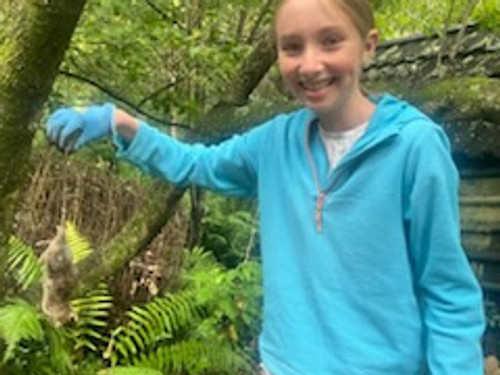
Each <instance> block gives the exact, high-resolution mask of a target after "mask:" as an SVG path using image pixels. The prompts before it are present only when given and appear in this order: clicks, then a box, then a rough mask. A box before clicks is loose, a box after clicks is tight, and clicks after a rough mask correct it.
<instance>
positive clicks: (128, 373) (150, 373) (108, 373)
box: [97, 366, 163, 375]
mask: <svg viewBox="0 0 500 375" xmlns="http://www.w3.org/2000/svg"><path fill="white" fill-rule="evenodd" d="M97 375H163V372H161V371H158V370H153V369H150V368H147V367H136V366H134V367H119V366H117V367H111V368H107V369H104V370H101V371H99V372H98V373H97Z"/></svg>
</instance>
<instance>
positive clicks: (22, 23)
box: [0, 0, 85, 295]
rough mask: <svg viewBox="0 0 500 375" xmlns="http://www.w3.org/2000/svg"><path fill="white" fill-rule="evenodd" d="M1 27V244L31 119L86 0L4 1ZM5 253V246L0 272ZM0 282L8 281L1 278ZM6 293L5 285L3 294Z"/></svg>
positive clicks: (23, 168)
mask: <svg viewBox="0 0 500 375" xmlns="http://www.w3.org/2000/svg"><path fill="white" fill-rule="evenodd" d="M3 1H4V3H3V4H1V5H0V7H1V11H2V13H3V14H4V15H5V16H6V17H5V21H4V22H5V24H4V25H2V30H1V31H0V33H1V35H0V171H1V175H0V249H1V248H3V247H4V245H5V244H6V242H7V240H8V238H9V236H10V233H11V229H12V224H13V220H14V213H15V211H16V204H17V200H18V192H19V189H20V187H21V186H22V184H23V182H24V181H25V178H26V177H27V174H28V159H29V156H30V150H31V141H32V138H33V128H31V127H30V126H29V125H30V124H31V123H32V122H33V120H35V118H36V116H37V114H38V113H39V111H40V109H41V108H42V105H43V103H44V102H45V101H46V100H47V97H48V95H49V92H50V89H51V87H52V84H53V82H54V79H55V77H56V75H57V71H58V67H59V65H60V63H61V61H62V59H63V55H64V52H65V51H66V49H67V47H68V45H69V42H70V38H71V35H72V33H73V30H74V28H75V26H76V24H77V22H78V19H79V16H80V14H81V11H82V8H83V5H84V3H85V0H50V1H49V0H23V1H21V2H15V1H5V0H3ZM5 265H6V254H5V252H4V251H0V278H3V277H4V268H5ZM0 285H2V286H5V283H4V280H2V279H0ZM3 293H5V288H4V287H2V288H1V290H0V295H2V294H3Z"/></svg>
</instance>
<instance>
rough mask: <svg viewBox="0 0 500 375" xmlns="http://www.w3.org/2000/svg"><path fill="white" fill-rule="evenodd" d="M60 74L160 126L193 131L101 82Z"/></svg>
mask: <svg viewBox="0 0 500 375" xmlns="http://www.w3.org/2000/svg"><path fill="white" fill-rule="evenodd" d="M59 73H60V74H62V75H64V76H66V77H69V78H73V79H76V80H78V81H81V82H85V83H87V84H89V85H91V86H94V87H96V88H98V89H99V90H101V91H102V92H104V93H106V94H107V95H109V96H110V97H112V98H113V99H115V100H116V101H119V102H121V103H123V104H125V105H127V106H128V107H130V108H131V109H133V110H134V111H135V112H137V113H138V114H140V115H143V116H145V117H147V118H149V119H151V120H153V121H155V122H157V123H159V124H162V125H166V126H172V127H177V128H184V129H191V126H189V125H187V124H183V123H179V122H175V121H171V120H166V119H163V118H159V117H158V116H155V115H153V114H151V113H149V112H147V111H145V110H144V109H142V108H141V107H140V104H136V103H134V102H132V101H131V100H129V99H127V98H125V97H124V96H122V95H120V94H118V93H117V92H115V91H113V90H112V89H110V88H107V87H105V86H104V85H102V84H100V83H99V82H97V81H94V80H92V79H90V78H87V77H83V76H81V75H79V74H76V73H72V72H68V71H64V70H62V71H60V72H59Z"/></svg>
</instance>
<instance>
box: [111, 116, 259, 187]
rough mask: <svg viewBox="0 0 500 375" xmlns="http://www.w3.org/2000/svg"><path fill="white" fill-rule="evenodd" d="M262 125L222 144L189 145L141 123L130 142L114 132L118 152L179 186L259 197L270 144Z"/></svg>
mask: <svg viewBox="0 0 500 375" xmlns="http://www.w3.org/2000/svg"><path fill="white" fill-rule="evenodd" d="M266 132H267V127H266V126H265V125H262V126H260V127H257V128H255V129H252V130H251V131H249V132H248V133H245V134H243V135H235V136H233V137H232V138H231V139H229V140H226V141H225V142H222V143H220V144H218V145H213V146H205V145H203V144H193V145H191V144H187V143H183V142H180V141H178V140H176V139H174V138H172V137H170V136H168V135H166V134H164V133H162V132H160V131H159V130H158V129H156V128H154V127H152V126H149V125H148V124H146V123H144V122H141V123H140V124H139V129H138V131H137V133H136V135H135V137H134V139H133V140H132V142H131V143H130V144H128V145H127V144H126V143H124V142H123V140H122V139H121V138H120V137H119V136H118V135H114V137H113V141H114V143H115V145H116V146H117V147H118V151H117V155H118V156H119V157H121V158H123V159H125V160H127V161H129V162H131V163H132V164H134V165H136V166H137V167H139V168H140V169H141V170H143V171H144V172H146V173H148V174H151V175H153V176H156V177H160V178H164V179H166V180H167V181H169V182H171V183H172V184H174V185H176V186H178V187H184V186H188V185H190V184H195V185H198V186H201V187H203V188H206V189H209V190H213V191H217V192H219V193H222V194H225V195H232V196H239V197H245V196H255V195H256V191H257V169H258V156H259V154H260V152H261V151H262V150H263V149H264V148H265V147H266V146H265V145H266Z"/></svg>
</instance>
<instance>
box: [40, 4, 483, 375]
mask: <svg viewBox="0 0 500 375" xmlns="http://www.w3.org/2000/svg"><path fill="white" fill-rule="evenodd" d="M275 27H276V40H277V48H278V62H279V67H280V69H281V73H282V75H283V79H284V81H285V82H286V84H287V86H288V87H289V89H290V90H291V91H292V92H293V93H294V95H295V96H296V98H297V99H298V100H299V101H300V102H301V103H302V104H303V106H304V108H302V109H300V110H298V111H296V112H293V113H288V114H283V115H280V116H277V117H276V118H274V119H272V120H270V121H268V122H267V123H265V124H263V125H261V126H259V127H257V128H255V129H252V130H251V131H249V132H248V133H246V134H243V135H241V136H240V135H238V136H234V137H233V138H232V139H230V140H228V141H226V142H223V143H221V144H220V145H218V146H212V147H205V146H203V145H187V144H183V143H181V142H179V141H177V140H175V139H172V138H170V137H168V136H167V135H164V134H162V133H160V132H159V131H158V130H156V129H155V128H153V127H150V126H148V125H147V124H146V123H144V122H141V121H138V120H136V119H134V118H133V117H131V116H130V115H128V114H127V113H125V112H123V111H121V110H118V109H115V107H114V106H113V105H110V104H106V105H103V106H92V107H89V108H87V110H86V111H84V112H83V113H82V112H78V111H75V110H74V109H71V108H66V109H61V110H59V111H57V112H56V113H54V115H52V116H51V118H50V119H49V122H48V125H47V131H48V134H49V137H50V138H51V139H52V140H53V141H54V142H57V143H58V144H59V147H62V148H64V147H65V146H67V144H66V142H67V140H68V139H70V138H71V135H72V134H74V133H75V131H81V134H80V136H79V138H78V141H77V143H76V145H75V148H79V147H81V146H82V145H84V144H86V143H88V142H89V141H91V140H94V139H98V138H100V137H102V136H104V135H107V134H112V136H113V139H114V142H115V144H116V146H117V147H118V152H117V154H118V155H119V156H120V157H122V158H124V159H126V160H129V161H130V162H132V163H134V164H135V165H137V166H139V167H140V168H142V169H143V170H144V171H146V172H148V173H151V174H154V175H159V176H161V177H162V178H165V179H167V180H168V181H170V182H172V183H173V184H176V185H178V186H186V185H189V184H198V185H200V186H202V187H205V188H208V189H211V190H214V191H218V192H220V193H222V194H226V195H234V196H255V197H258V201H259V212H260V235H261V247H262V265H263V270H264V306H263V317H264V320H263V327H262V333H261V336H260V354H261V359H262V362H263V366H264V369H265V370H264V371H266V373H271V374H273V375H421V374H423V373H430V374H432V375H481V374H482V372H483V371H482V353H481V347H480V337H481V334H482V331H483V328H484V321H483V310H482V296H481V291H480V288H479V286H478V283H477V281H476V280H475V278H474V276H473V274H472V272H471V269H470V267H469V264H468V262H467V259H466V257H465V255H464V252H463V250H462V248H461V245H460V230H459V219H458V202H457V201H458V199H457V195H458V194H457V191H458V175H457V171H456V168H455V166H454V164H453V162H452V159H451V157H450V150H449V142H448V140H447V138H446V136H445V134H444V133H443V131H442V129H441V128H440V127H439V126H437V125H436V124H434V123H433V122H432V121H431V120H430V119H429V118H428V117H426V116H425V115H424V114H422V113H421V112H420V111H418V110H417V109H415V108H414V107H412V106H411V105H409V104H408V103H406V102H404V101H401V100H398V99H396V98H394V97H393V96H391V95H389V94H384V95H381V96H379V97H376V98H375V97H374V98H371V97H367V96H365V95H364V94H363V92H362V90H361V88H360V76H361V71H362V66H363V63H365V62H366V61H367V59H369V58H370V56H372V55H373V53H374V51H375V48H376V45H377V41H378V34H377V31H376V30H375V26H374V21H373V14H372V11H371V9H370V7H369V4H368V2H367V1H366V0H345V1H342V0H284V1H281V3H280V4H279V6H278V10H277V13H276V19H275Z"/></svg>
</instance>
